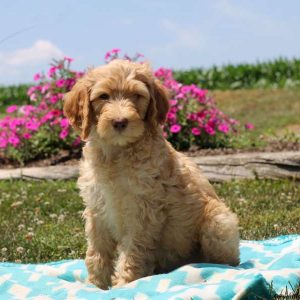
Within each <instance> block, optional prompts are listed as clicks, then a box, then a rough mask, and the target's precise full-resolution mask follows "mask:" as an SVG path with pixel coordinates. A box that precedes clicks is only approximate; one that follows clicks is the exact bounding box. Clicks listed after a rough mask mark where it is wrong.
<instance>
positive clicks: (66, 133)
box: [59, 129, 69, 140]
mask: <svg viewBox="0 0 300 300" xmlns="http://www.w3.org/2000/svg"><path fill="white" fill-rule="evenodd" d="M68 134H69V131H68V130H66V129H63V130H62V131H61V132H60V134H59V137H60V138H61V139H62V140H63V139H65V138H66V137H67V136H68Z"/></svg>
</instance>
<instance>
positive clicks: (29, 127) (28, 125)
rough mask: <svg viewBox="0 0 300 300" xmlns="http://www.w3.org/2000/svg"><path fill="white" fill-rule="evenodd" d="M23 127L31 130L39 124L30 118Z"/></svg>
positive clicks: (36, 128) (37, 127)
mask: <svg viewBox="0 0 300 300" xmlns="http://www.w3.org/2000/svg"><path fill="white" fill-rule="evenodd" d="M25 127H26V128H27V129H29V130H31V131H37V130H38V129H39V127H40V126H39V124H38V123H37V122H34V121H32V120H30V121H28V122H27V123H26V124H25Z"/></svg>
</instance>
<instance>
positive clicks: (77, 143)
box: [72, 136, 81, 147]
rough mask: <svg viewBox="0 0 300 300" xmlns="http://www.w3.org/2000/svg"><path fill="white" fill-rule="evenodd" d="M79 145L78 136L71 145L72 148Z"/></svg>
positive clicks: (79, 139)
mask: <svg viewBox="0 0 300 300" xmlns="http://www.w3.org/2000/svg"><path fill="white" fill-rule="evenodd" d="M80 143H81V138H80V137H79V136H78V137H77V138H76V139H75V140H74V142H73V143H72V145H73V146H74V147H77V146H78V145H80Z"/></svg>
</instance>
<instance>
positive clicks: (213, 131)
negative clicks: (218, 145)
mask: <svg viewBox="0 0 300 300" xmlns="http://www.w3.org/2000/svg"><path fill="white" fill-rule="evenodd" d="M204 129H205V131H206V133H207V134H209V135H215V134H216V132H215V130H214V129H213V128H212V127H210V126H209V125H205V126H204Z"/></svg>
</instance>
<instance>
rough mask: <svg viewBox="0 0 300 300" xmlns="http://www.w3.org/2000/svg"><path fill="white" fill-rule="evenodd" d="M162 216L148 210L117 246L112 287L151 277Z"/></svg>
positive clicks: (159, 213)
mask: <svg viewBox="0 0 300 300" xmlns="http://www.w3.org/2000/svg"><path fill="white" fill-rule="evenodd" d="M163 224H164V214H163V213H162V212H161V211H157V212H155V211H154V210H150V209H149V208H148V209H146V210H145V215H144V217H143V216H141V215H140V218H139V220H138V223H135V224H134V225H133V226H132V227H131V232H129V233H128V234H127V235H126V236H125V237H124V238H123V240H122V242H121V243H120V245H119V258H118V261H117V264H116V273H115V275H114V278H113V286H114V287H120V286H122V285H124V284H126V283H129V282H131V281H133V280H136V279H139V278H141V277H145V276H149V275H152V274H153V272H154V269H155V255H156V251H157V247H158V246H159V244H160V242H159V241H160V234H161V229H162V226H163Z"/></svg>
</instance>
